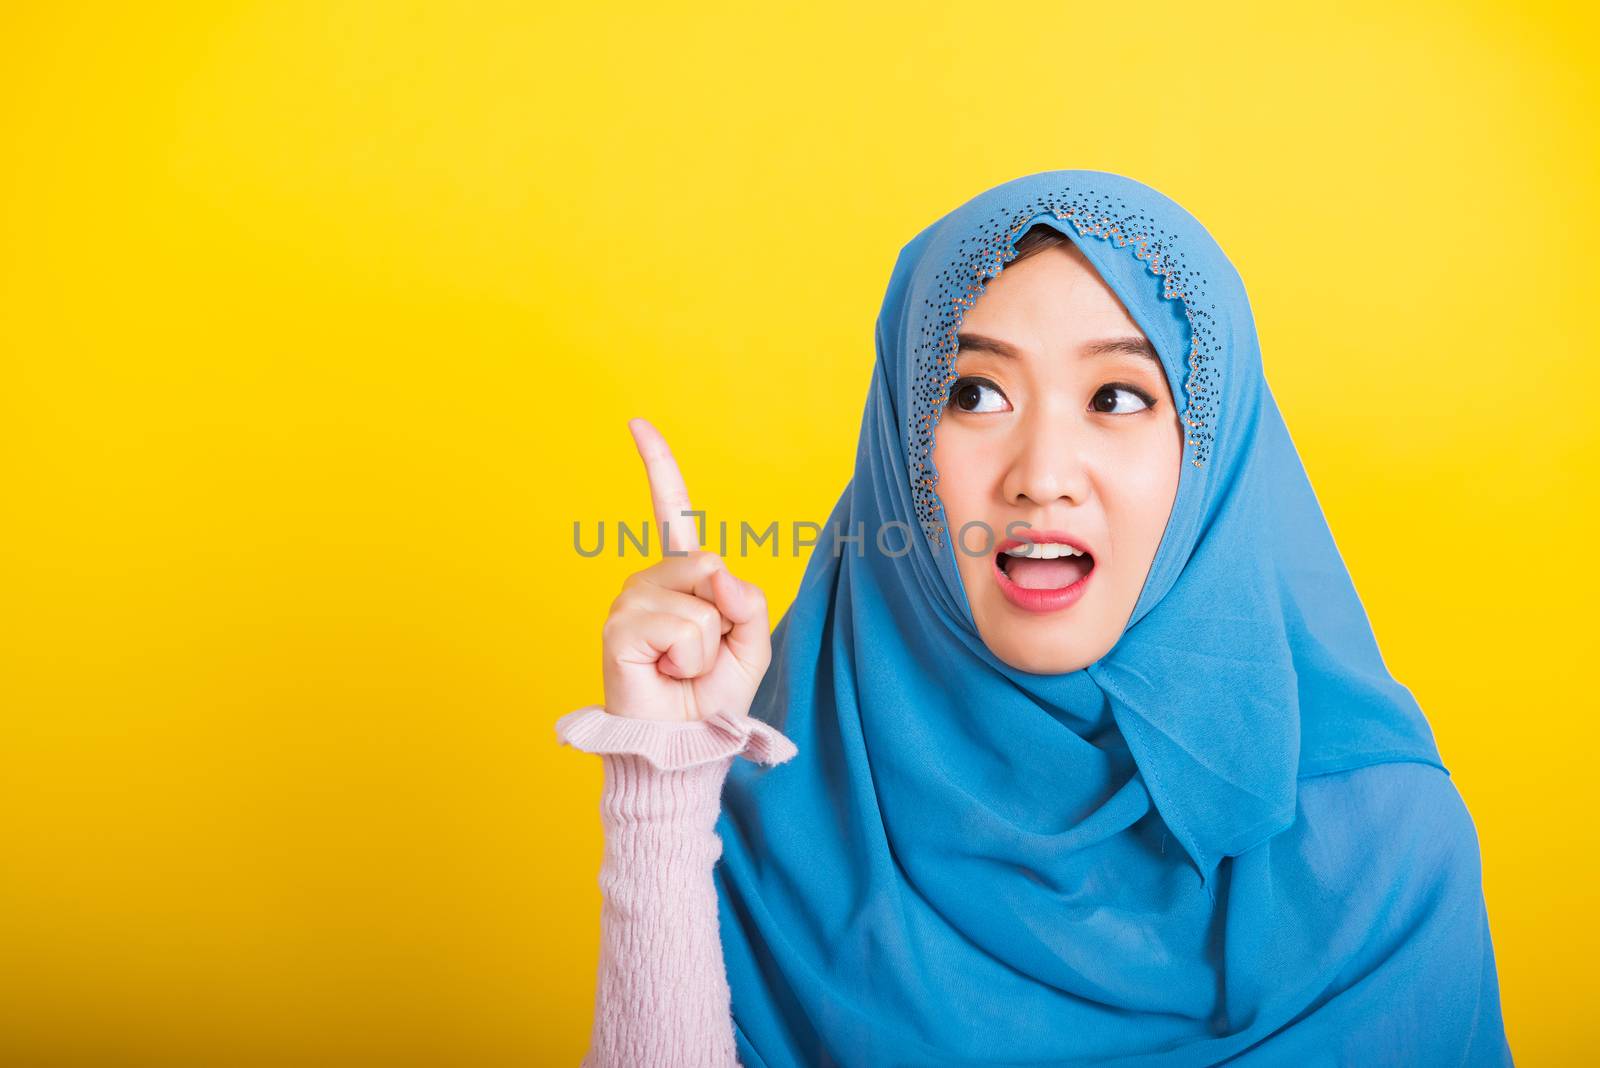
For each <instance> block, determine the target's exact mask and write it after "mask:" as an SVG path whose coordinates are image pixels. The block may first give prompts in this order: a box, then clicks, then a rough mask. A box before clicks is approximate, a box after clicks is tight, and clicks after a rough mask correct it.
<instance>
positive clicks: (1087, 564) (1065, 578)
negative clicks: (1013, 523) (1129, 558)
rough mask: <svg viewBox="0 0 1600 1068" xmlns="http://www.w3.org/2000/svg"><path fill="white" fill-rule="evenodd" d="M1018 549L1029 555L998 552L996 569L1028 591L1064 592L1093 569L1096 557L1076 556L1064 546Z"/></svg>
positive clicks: (1034, 546) (1083, 554)
mask: <svg viewBox="0 0 1600 1068" xmlns="http://www.w3.org/2000/svg"><path fill="white" fill-rule="evenodd" d="M1019 548H1023V549H1028V550H1030V552H1029V555H1027V556H1021V555H1016V554H1014V553H1012V552H999V553H996V554H995V567H997V568H999V570H1000V573H1001V574H1003V575H1005V577H1006V578H1008V579H1010V580H1011V581H1012V582H1013V583H1015V584H1016V585H1018V586H1020V587H1022V588H1023V589H1025V590H1061V589H1065V588H1067V587H1068V586H1071V585H1073V584H1075V583H1076V582H1078V581H1079V580H1081V579H1082V578H1084V577H1085V576H1086V575H1088V574H1089V572H1090V571H1093V570H1094V557H1093V556H1090V555H1089V554H1088V553H1081V554H1075V553H1073V552H1071V551H1070V550H1069V549H1068V548H1067V546H1065V545H1032V546H1029V545H1024V546H1020V547H1019ZM1041 550H1042V552H1041ZM1057 550H1059V552H1057Z"/></svg>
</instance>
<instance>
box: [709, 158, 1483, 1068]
mask: <svg viewBox="0 0 1600 1068" xmlns="http://www.w3.org/2000/svg"><path fill="white" fill-rule="evenodd" d="M1037 223H1044V224H1046V225H1049V226H1051V227H1054V228H1055V229H1057V230H1059V231H1061V232H1062V233H1064V234H1065V235H1066V236H1067V237H1068V238H1070V239H1071V240H1072V241H1073V242H1075V243H1076V244H1077V246H1078V247H1079V248H1081V249H1082V251H1083V253H1084V255H1085V256H1086V257H1087V258H1088V260H1089V262H1090V264H1091V265H1093V267H1094V268H1095V269H1096V270H1097V271H1098V272H1099V273H1100V275H1101V277H1102V278H1103V279H1104V280H1105V281H1106V283H1107V284H1108V285H1109V286H1110V287H1111V289H1112V290H1113V291H1114V292H1115V293H1116V295H1117V296H1118V297H1119V298H1120V300H1121V301H1122V304H1123V305H1124V307H1126V308H1127V310H1128V312H1129V314H1130V315H1131V316H1132V317H1133V319H1134V321H1135V322H1136V323H1138V325H1139V327H1140V328H1141V329H1142V330H1143V331H1144V333H1145V335H1146V337H1148V338H1149V339H1150V340H1151V342H1152V343H1153V344H1154V345H1155V347H1156V350H1157V351H1158V353H1159V354H1160V356H1161V358H1162V362H1163V364H1164V366H1165V369H1166V375H1167V379H1168V384H1169V385H1170V387H1171V389H1172V396H1173V398H1174V400H1175V401H1176V402H1177V403H1178V404H1179V406H1180V407H1181V409H1182V414H1183V418H1184V422H1185V426H1186V429H1187V433H1186V442H1185V446H1184V453H1183V470H1182V475H1181V477H1180V480H1179V486H1178V491H1177V497H1176V500H1175V502H1174V505H1173V509H1172V513H1171V516H1170V518H1169V520H1168V523H1167V527H1166V530H1165V532H1164V534H1163V537H1162V541H1161V544H1160V548H1159V551H1158V552H1157V554H1156V557H1155V560H1154V562H1153V564H1152V567H1151V570H1150V573H1149V576H1148V578H1147V579H1146V581H1145V584H1144V587H1143V589H1142V591H1141V593H1140V595H1139V598H1138V601H1137V603H1136V605H1135V607H1134V610H1133V613H1132V615H1131V617H1130V619H1129V621H1128V623H1127V626H1126V628H1125V630H1124V632H1123V634H1122V636H1121V638H1120V639H1119V640H1118V642H1117V643H1116V645H1115V646H1114V647H1113V648H1112V649H1111V650H1110V652H1108V653H1107V654H1106V655H1105V656H1104V657H1102V658H1101V659H1100V660H1098V661H1096V662H1095V663H1093V664H1090V665H1089V666H1087V667H1085V668H1084V669H1082V670H1079V671H1075V672H1072V673H1070V674H1061V675H1036V674H1030V673H1027V672H1024V671H1019V670H1016V669H1013V668H1011V667H1009V666H1008V665H1006V664H1005V663H1003V662H1002V661H1000V660H999V659H998V658H997V657H995V656H994V654H993V653H991V652H990V650H989V649H988V647H987V646H985V645H984V643H983V641H982V640H981V639H980V637H979V635H978V632H977V629H976V626H975V624H974V622H973V618H972V614H971V611H970V607H969V605H968V601H967V597H966V593H965V590H964V589H963V586H962V582H961V579H960V576H959V573H958V570H957V565H956V558H955V550H954V547H953V546H952V544H951V539H950V537H949V532H948V531H946V530H945V528H944V522H943V513H942V509H941V506H940V503H939V500H938V495H937V481H938V473H937V471H935V470H934V467H933V462H932V444H933V436H934V432H935V429H936V427H937V423H938V420H939V416H940V413H941V412H942V411H943V408H944V402H945V399H946V396H947V390H948V388H949V381H950V370H949V369H950V367H951V365H952V363H953V360H954V355H955V347H956V346H955V334H956V330H957V327H958V325H959V323H960V320H961V315H962V313H963V312H964V311H965V310H966V309H967V308H970V307H971V306H972V304H973V302H974V301H975V299H976V298H977V296H978V294H980V293H981V292H982V290H983V286H984V283H985V282H986V281H987V280H989V279H991V278H993V277H994V276H995V275H996V274H997V273H998V272H999V271H1000V269H1001V268H1002V267H1003V265H1004V263H1005V262H1006V261H1008V260H1009V259H1011V258H1012V257H1013V256H1014V255H1015V250H1014V249H1013V248H1012V245H1013V243H1014V242H1015V241H1016V240H1017V238H1018V237H1020V236H1021V235H1022V234H1023V233H1025V232H1027V230H1028V229H1029V228H1030V227H1031V226H1033V225H1035V224H1037ZM895 523H898V524H900V526H898V527H896V526H894V524H895ZM886 525H888V526H887V527H886ZM880 529H888V530H890V531H891V533H889V534H886V535H885V542H884V545H886V546H887V547H888V551H880V548H879V546H878V545H877V541H876V535H877V532H878V531H879V530H880ZM861 535H864V537H859V536H861ZM852 538H855V539H857V540H850V539H852ZM908 540H909V542H910V551H909V552H902V551H901V549H902V547H903V546H904V545H905V544H906V542H907V541H908ZM752 714H753V715H754V716H756V717H757V718H759V719H762V720H765V721H766V722H768V723H770V724H772V725H773V726H775V727H777V728H779V729H780V730H782V731H784V733H785V734H787V735H788V736H789V737H790V738H791V739H792V740H793V741H794V742H795V743H796V745H797V746H798V747H799V755H798V756H797V757H795V758H794V759H792V760H791V761H789V762H788V763H786V764H782V765H779V766H776V767H768V766H762V765H757V764H754V763H752V762H748V761H735V762H734V766H733V768H732V769H730V773H729V777H728V780H727V783H726V786H725V788H724V794H723V811H722V815H721V817H720V819H719V822H718V824H717V831H718V834H719V835H720V836H721V838H722V842H723V855H722V858H721V859H720V860H719V862H718V863H717V865H716V868H715V880H716V886H717V893H718V900H719V908H720V917H721V935H722V942H723V954H724V958H725V960H726V962H727V967H728V980H729V986H730V988H731V991H732V999H733V1015H734V1025H735V1037H736V1040H737V1042H738V1046H739V1052H740V1059H741V1061H742V1062H743V1063H744V1064H745V1065H746V1066H747V1068H791V1066H799V1065H808V1066H809V1065H845V1066H863V1068H865V1066H872V1068H882V1066H891V1065H906V1066H912V1065H915V1066H919V1068H926V1066H930V1065H973V1064H990V1065H1061V1064H1105V1063H1114V1064H1139V1065H1200V1064H1215V1063H1221V1062H1223V1061H1227V1060H1230V1059H1236V1060H1233V1061H1231V1063H1248V1064H1294V1065H1307V1064H1346V1063H1360V1064H1376V1063H1414V1064H1443V1063H1451V1064H1461V1063H1471V1064H1480V1063H1481V1064H1504V1063H1509V1060H1510V1054H1509V1051H1508V1050H1507V1048H1506V1044H1505V1038H1504V1034H1503V1031H1502V1028H1501V1017H1500V1007H1499V995H1498V987H1497V984H1496V978H1495V968H1494V959H1493V950H1492V945H1491V943H1490V941H1489V934H1488V926H1487V918H1486V916H1485V911H1484V904H1483V898H1482V890H1481V877H1480V874H1479V866H1478V865H1479V855H1478V843H1477V837H1476V834H1475V832H1474V829H1473V824H1472V821H1471V818H1470V816H1469V815H1468V813H1467V811H1466V808H1465V806H1464V805H1463V804H1462V802H1461V799H1460V795H1459V794H1458V793H1457V792H1456V791H1455V787H1454V785H1453V784H1452V783H1451V782H1450V779H1449V777H1448V772H1447V771H1446V770H1445V768H1444V765H1443V764H1442V763H1441V761H1440V758H1439V754H1438V751H1437V749H1436V748H1435V746H1434V742H1433V736H1432V732H1431V731H1430V729H1429V726H1428V723H1427V720H1426V719H1425V718H1424V716H1423V715H1422V712H1421V710H1420V709H1419V708H1418V706H1417V703H1416V701H1415V700H1414V699H1413V697H1412V695H1411V693H1410V692H1409V691H1408V690H1407V689H1406V688H1405V687H1404V686H1402V685H1400V683H1398V682H1397V681H1395V679H1394V678H1392V677H1391V676H1390V674H1389V672H1388V670H1387V669H1386V668H1385V666H1384V663H1383V659H1382V657H1381V655H1380V654H1379V651H1378V647H1377V644H1376V642H1375V640H1374V638H1373V633H1372V629H1371V626H1370V625H1369V623H1368V621H1367V618H1366V614H1365V612H1364V610H1363V608H1362V606H1361V602H1360V600H1359V599H1358V598H1357V595H1356V591H1355V588H1354V587H1353V585H1352V583H1351V580H1350V576H1349V574H1348V573H1347V571H1346V569H1345V566H1344V563H1343V561H1342V560H1341V559H1340V556H1339V552H1338V549H1337V548H1336V546H1335V544H1334V540H1333V537H1332V535H1331V534H1330V532H1329V529H1328V525H1327V523H1326V521H1325V519H1324V518H1323V515H1322V511H1321V508H1320V507H1319V505H1318V503H1317V500H1316V497H1315V496H1314V494H1313V492H1312V489H1311V485H1310V482H1309V480H1308V479H1307V477H1306V473H1305V470H1304V468H1303V467H1302V465H1301V463H1300V459H1299V456H1298V455H1297V453H1296V451H1295V448H1294V445H1293V443H1292V441H1291V440H1290V437H1289V434H1288V431H1287V429H1286V428H1285V425H1284V422H1283V419H1282V417H1281V415H1280V414H1279V411H1278V407H1277V404H1276V402H1275V400H1274V399H1273V396H1272V393H1271V391H1270V390H1269V389H1268V387H1267V382H1266V379H1265V378H1264V377H1263V372H1262V363H1261V352H1260V347H1259V344H1258V341H1257V338H1256V331H1255V323H1254V320H1253V317H1252V315H1251V311H1250V305H1249V302H1248V300H1247V298H1246V295H1245V289H1244V285H1243V282H1242V281H1241V280H1240V277H1239V275H1238V273H1237V272H1236V271H1235V270H1234V268H1233V266H1232V265H1231V264H1230V263H1229V261H1228V259H1227V258H1226V256H1224V255H1223V253H1222V250H1221V249H1220V248H1219V247H1218V246H1217V244H1216V242H1215V241H1214V240H1213V239H1212V238H1211V236H1210V234H1208V233H1207V232H1206V230H1205V229H1204V228H1203V227H1202V226H1201V225H1200V223H1199V222H1197V221H1196V220H1195V219H1194V218H1192V217H1191V216H1190V215H1189V214H1188V213H1187V212H1186V211H1184V209H1183V208H1181V207H1179V206H1178V205H1177V204H1176V203H1174V202H1173V201H1171V200H1169V199H1167V198H1166V197H1165V196H1163V195H1162V194H1160V193H1157V192H1156V191H1154V190H1152V189H1150V188H1148V187H1147V186H1144V185H1142V184H1140V183H1138V182H1135V181H1132V180H1130V179H1128V178H1124V177H1121V176H1118V175H1115V174H1108V173H1103V172H1098V171H1053V172H1048V173H1043V174H1036V175H1031V176H1028V177H1024V178H1019V179H1016V180H1014V181H1011V182H1008V183H1006V184H1004V185H1001V186H999V187H997V188H995V189H991V190H989V191H988V192H985V193H983V194H981V195H979V196H977V197H976V198H974V199H972V200H971V201H969V202H967V203H966V204H964V205H962V206H961V207H959V208H957V209H956V210H954V211H952V212H951V213H949V214H948V215H946V216H945V217H944V218H942V219H940V220H938V221H937V222H935V223H934V224H933V225H932V226H929V227H928V228H927V229H925V230H923V231H922V232H921V233H919V234H918V235H917V236H916V237H915V238H913V239H912V240H911V241H910V243H908V244H907V245H906V246H905V247H904V249H902V250H901V252H900V255H899V258H898V260H897V261H896V263H895V265H894V270H893V272H892V274H891V276H890V279H889V286H888V291H887V293H886V294H885V296H884V300H883V306H882V310H881V312H880V314H879V317H878V322H877V359H876V363H875V365H874V372H873V377H872V381H871V386H870V388H869V390H868V394H867V401H866V409H865V412H864V413H863V416H862V422H861V433H860V442H859V445H858V447H857V453H856V464H855V471H854V476H853V477H852V479H851V481H850V483H849V484H848V485H847V486H846V487H845V489H844V492H843V494H842V495H841V496H840V498H839V501H838V503H837V505H836V506H835V507H834V509H833V511H832V513H831V515H830V516H829V518H828V522H827V524H826V526H825V528H824V530H823V532H822V536H821V538H820V540H819V542H818V544H817V546H816V548H815V549H814V551H813V555H812V557H811V560H810V562H809V564H808V566H807V568H806V571H805V576H804V579H803V581H802V584H801V588H800V591H799V593H798V595H797V597H796V598H795V600H794V603H793V604H792V605H791V606H790V608H789V609H788V611H787V612H785V614H784V615H783V617H782V619H781V620H780V622H779V623H778V626H777V628H776V629H775V631H774V634H773V660H772V665H771V668H770V669H769V671H768V673H767V675H766V678H765V679H764V680H763V683H762V685H761V688H760V690H759V692H758V694H757V697H756V701H755V704H754V707H753V709H752Z"/></svg>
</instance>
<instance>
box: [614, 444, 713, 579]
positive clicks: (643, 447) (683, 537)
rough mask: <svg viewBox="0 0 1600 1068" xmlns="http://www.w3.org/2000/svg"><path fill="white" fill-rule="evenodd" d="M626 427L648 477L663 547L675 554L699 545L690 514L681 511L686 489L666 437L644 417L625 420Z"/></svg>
mask: <svg viewBox="0 0 1600 1068" xmlns="http://www.w3.org/2000/svg"><path fill="white" fill-rule="evenodd" d="M628 430H629V431H630V432H632V434H633V443H634V445H635V446H636V447H637V448H638V450H639V456H640V458H641V459H643V460H644V470H645V475H646V476H647V477H648V478H649V479H650V503H651V505H652V506H653V507H654V508H655V513H656V524H657V526H658V527H659V528H660V529H661V530H662V531H663V532H664V533H663V535H662V537H663V539H664V540H665V548H666V549H668V550H670V551H671V552H672V553H673V554H675V555H682V554H684V553H687V552H691V551H693V550H695V549H698V548H700V538H699V536H698V535H697V534H696V533H695V525H694V517H693V516H689V515H684V514H683V513H685V512H688V511H689V488H688V487H687V486H685V485H684V483H683V475H682V473H681V472H679V470H678V461H677V460H676V459H674V458H673V455H672V450H671V449H670V448H668V446H667V439H666V438H664V437H662V436H661V431H659V430H657V429H656V428H655V427H654V426H652V425H651V424H650V423H649V422H648V421H647V420H644V419H630V420H628Z"/></svg>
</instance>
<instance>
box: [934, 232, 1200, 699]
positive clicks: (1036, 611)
mask: <svg viewBox="0 0 1600 1068" xmlns="http://www.w3.org/2000/svg"><path fill="white" fill-rule="evenodd" d="M960 341H961V350H960V353H959V355H958V356H957V359H956V364H955V367H954V371H955V373H956V374H957V375H958V376H960V377H958V378H957V379H956V380H955V381H954V382H952V383H951V389H950V394H949V397H950V399H949V403H948V404H947V406H946V408H945V411H944V414H943V415H942V416H941V417H940V421H939V424H938V426H937V427H936V428H935V431H934V439H935V440H934V453H933V456H934V464H935V466H936V467H937V469H938V472H939V481H938V494H939V499H940V502H941V503H942V504H943V506H944V511H945V522H946V525H947V528H948V530H949V533H950V535H951V536H952V537H956V536H959V535H960V532H961V529H962V527H963V526H964V525H966V524H980V523H981V524H985V526H979V525H974V526H972V527H971V528H970V529H968V530H967V532H966V534H965V535H964V537H962V538H961V541H960V542H958V545H957V548H956V552H955V556H956V561H957V564H958V566H959V567H960V572H961V580H962V583H963V584H964V585H965V587H966V591H967V600H968V602H969V603H970V604H971V606H972V615H973V619H974V620H975V621H976V623H977V626H978V633H979V635H980V636H981V637H982V638H983V641H984V644H986V645H987V646H988V647H989V648H990V649H991V650H993V652H994V654H995V655H996V656H998V657H999V658H1000V659H1001V660H1003V661H1004V662H1005V663H1007V664H1009V665H1011V666H1012V667H1015V668H1018V669H1019V670H1023V671H1029V672H1034V673H1036V674H1056V673H1061V672H1070V671H1077V670H1079V669H1081V668H1084V667H1087V666H1088V665H1089V664H1092V663H1094V662H1095V661H1096V660H1098V659H1100V658H1101V657H1102V656H1104V655H1105V654H1106V653H1107V652H1109V651H1110V650H1111V647H1112V646H1113V645H1115V644H1116V642H1117V639H1118V638H1119V637H1121V635H1122V630H1123V628H1124V627H1125V626H1126V625H1127V622H1128V619H1129V618H1130V617H1131V616H1132V615H1133V607H1134V603H1135V602H1136V601H1137V600H1138V597H1139V592H1140V590H1141V589H1142V588H1143V586H1144V581H1145V578H1146V577H1147V576H1148V574H1149V572H1150V565H1151V563H1152V562H1153V561H1154V560H1155V554H1156V550H1157V548H1159V547H1160V544H1161V535H1162V533H1163V532H1164V531H1165V529H1166V524H1167V519H1168V517H1169V516H1170V514H1171V512H1172V503H1173V500H1174V499H1175V498H1176V496H1177V492H1178V473H1179V470H1180V467H1179V465H1180V464H1181V463H1182V459H1183V422H1182V420H1181V419H1180V418H1179V416H1178V412H1177V408H1176V406H1175V405H1174V404H1173V399H1172V391H1171V390H1170V389H1168V388H1167V380H1166V376H1165V375H1164V374H1163V373H1162V369H1161V364H1160V361H1159V358H1158V357H1157V356H1156V354H1155V350H1154V348H1153V347H1152V346H1151V345H1150V344H1149V342H1148V340H1146V338H1145V337H1144V335H1143V333H1142V332H1141V331H1140V330H1139V328H1138V326H1137V325H1135V323H1134V321H1133V320H1132V319H1131V318H1130V317H1129V316H1128V313H1127V311H1126V310H1125V309H1124V308H1123V306H1122V303H1121V302H1120V301H1119V300H1118V299H1117V297H1116V295H1115V294H1114V293H1112V291H1111V289H1110V288H1109V287H1107V286H1106V284H1105V282H1104V281H1102V280H1101V278H1100V276H1099V275H1098V274H1097V273H1096V272H1095V270H1094V268H1093V267H1091V266H1090V265H1089V262H1088V261H1087V260H1086V259H1085V258H1084V256H1083V253H1082V252H1081V251H1079V250H1078V249H1077V248H1076V247H1075V246H1074V247H1071V248H1067V247H1052V248H1046V249H1043V250H1042V251H1039V252H1036V253H1034V254H1033V255H1030V256H1028V257H1027V258H1025V259H1021V260H1017V261H1014V262H1013V263H1011V264H1010V265H1008V266H1006V267H1005V269H1003V270H1002V271H1001V272H1000V274H999V275H998V276H996V277H995V278H994V279H993V280H992V281H991V282H990V283H989V284H988V287H987V288H986V289H985V290H984V292H983V294H982V295H981V296H980V297H979V298H978V300H977V302H976V303H975V304H974V305H973V306H972V308H971V309H969V310H968V311H967V313H966V314H965V316H963V319H962V323H961V332H960ZM1008 524H1012V527H1011V529H1010V530H1008V529H1007V527H1008ZM1022 524H1026V525H1027V527H1029V528H1031V529H1028V530H1023V529H1021V527H1022ZM990 531H992V532H993V533H992V535H991V534H990V533H989V532H990ZM1052 533H1053V534H1057V535H1061V536H1064V537H1066V538H1068V539H1070V540H1071V541H1072V542H1074V543H1076V544H1077V545H1079V546H1081V547H1083V548H1085V549H1087V550H1088V554H1089V555H1087V556H1084V557H1081V558H1080V557H1072V556H1063V557H1061V558H1059V559H1055V560H1050V559H1023V558H1019V557H1015V556H1011V555H1010V554H1007V553H1004V552H1002V551H1000V550H1002V549H1003V547H1004V546H1005V545H1006V544H1008V539H1016V538H1022V539H1027V538H1028V536H1029V535H1030V534H1031V535H1034V536H1035V538H1036V539H1038V540H1040V541H1041V542H1045V543H1047V539H1048V538H1049V537H1050V536H1051V534H1052ZM1012 543H1013V544H1014V542H1012ZM962 545H964V546H965V548H962ZM1023 547H1024V548H1026V546H1023ZM1033 551H1034V552H1035V553H1054V552H1058V551H1059V550H1057V549H1048V548H1046V549H1037V548H1036V549H1034V550H1033ZM1091 560H1092V563H1091ZM1063 590H1065V592H1061V591H1063Z"/></svg>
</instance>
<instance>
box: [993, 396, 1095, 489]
mask: <svg viewBox="0 0 1600 1068" xmlns="http://www.w3.org/2000/svg"><path fill="white" fill-rule="evenodd" d="M1013 427H1014V429H1013V433H1014V434H1015V435H1016V437H1015V441H1014V442H1013V444H1012V449H1011V453H1010V463H1009V464H1008V466H1007V468H1006V472H1005V477H1004V479H1003V480H1002V482H1001V486H1000V491H1001V493H1002V494H1003V495H1004V496H1005V500H1006V503H1007V504H1029V503H1032V504H1035V505H1040V506H1047V505H1051V504H1054V503H1056V502H1057V501H1061V500H1066V501H1070V502H1071V503H1072V504H1075V505H1076V504H1082V503H1083V502H1084V500H1085V499H1086V497H1087V494H1088V492H1089V459H1090V457H1089V455H1088V450H1089V447H1090V443H1089V441H1088V438H1087V429H1088V428H1086V427H1084V426H1082V425H1081V424H1080V423H1079V422H1078V421H1076V420H1074V419H1073V418H1072V415H1071V413H1068V412H1062V411H1060V410H1059V409H1056V408H1052V406H1050V405H1044V406H1036V407H1034V408H1033V409H1032V410H1031V411H1030V412H1028V413H1027V414H1026V415H1024V416H1023V418H1021V419H1018V420H1016V421H1015V423H1014V424H1013Z"/></svg>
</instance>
